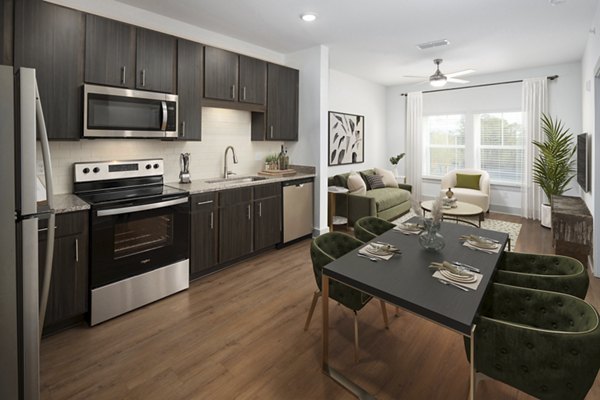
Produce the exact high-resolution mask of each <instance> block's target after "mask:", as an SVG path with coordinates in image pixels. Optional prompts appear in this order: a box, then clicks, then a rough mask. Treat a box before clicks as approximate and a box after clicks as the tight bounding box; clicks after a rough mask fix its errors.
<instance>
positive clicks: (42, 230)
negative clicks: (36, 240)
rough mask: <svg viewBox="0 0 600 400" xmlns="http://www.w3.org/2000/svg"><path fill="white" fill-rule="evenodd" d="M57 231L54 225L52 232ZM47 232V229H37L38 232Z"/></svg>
mask: <svg viewBox="0 0 600 400" xmlns="http://www.w3.org/2000/svg"><path fill="white" fill-rule="evenodd" d="M56 229H58V226H56V225H54V230H56ZM47 230H48V228H40V229H38V232H46V231H47Z"/></svg>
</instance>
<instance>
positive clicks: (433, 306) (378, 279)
mask: <svg viewBox="0 0 600 400" xmlns="http://www.w3.org/2000/svg"><path fill="white" fill-rule="evenodd" d="M408 222H409V223H414V224H416V223H419V222H420V220H419V218H418V217H413V218H412V219H411V220H409V221H408ZM440 224H441V225H440V230H439V233H440V234H441V235H442V236H443V239H444V243H445V245H444V247H443V249H441V250H439V251H430V250H426V249H425V248H423V247H421V246H420V245H419V235H418V234H410V233H406V232H403V231H400V230H397V229H391V230H389V231H387V232H385V233H383V234H382V235H380V236H378V237H376V238H374V239H373V240H372V241H371V242H377V243H387V244H390V245H392V246H394V247H396V248H397V249H398V250H399V254H394V255H393V257H392V258H390V259H389V260H383V259H378V258H368V257H363V256H359V254H358V253H359V251H360V250H361V249H362V248H363V247H364V246H360V247H359V248H357V249H355V250H353V251H351V252H349V253H347V254H345V255H344V256H342V257H340V258H338V259H336V260H334V261H332V262H331V263H329V264H327V265H326V266H324V267H323V273H322V286H321V287H322V299H323V301H322V306H323V315H322V318H323V321H322V327H323V333H322V346H323V347H322V370H323V373H324V374H326V375H328V376H329V377H331V378H332V379H333V380H334V381H336V382H337V383H339V384H340V385H342V386H343V387H344V388H346V389H347V390H349V391H350V392H351V393H353V394H354V395H355V396H356V397H357V398H359V399H374V398H375V397H373V396H372V395H370V394H369V392H368V391H367V390H365V389H363V388H362V387H360V386H358V385H356V384H354V383H353V382H352V381H351V380H350V379H348V378H347V377H345V376H343V375H342V374H341V373H340V372H339V371H337V370H336V369H335V368H333V367H332V366H331V365H330V363H329V329H330V328H329V281H330V280H335V281H338V282H340V283H343V284H345V285H347V286H350V287H353V288H355V289H357V290H360V291H362V292H364V293H366V294H369V295H371V296H373V297H375V298H378V299H381V300H383V301H385V302H387V303H390V304H392V305H394V306H396V307H400V308H402V309H404V310H407V311H409V312H411V313H413V314H415V315H417V316H419V317H421V318H425V319H427V320H429V321H432V322H434V323H435V324H437V325H438V326H440V327H444V328H447V329H450V330H452V331H454V332H457V333H458V334H460V335H463V336H467V337H470V339H471V340H470V349H469V352H470V360H474V359H475V358H474V354H475V346H474V344H475V341H474V339H475V334H476V328H477V327H476V324H475V319H476V316H477V313H478V310H479V307H480V305H481V303H482V301H483V299H484V296H485V293H486V290H487V288H488V287H489V286H490V284H491V282H492V278H493V276H494V273H495V270H496V268H497V265H498V262H499V260H500V258H501V256H502V253H503V252H504V250H505V248H506V246H507V242H508V234H506V233H503V232H497V231H491V230H485V229H480V228H476V227H472V226H466V225H461V224H454V223H448V222H441V223H440ZM470 235H476V236H479V237H484V238H487V239H489V240H490V241H492V242H494V243H496V244H497V249H495V250H494V251H489V250H486V249H481V250H478V249H476V248H474V247H473V246H469V247H467V246H466V245H465V243H464V238H465V237H468V236H470ZM365 246H366V245H365ZM363 252H364V250H363ZM375 260H376V261H375ZM443 261H448V262H458V263H462V264H466V265H468V266H470V267H475V268H476V269H478V270H479V271H480V274H481V276H480V277H479V278H478V282H479V283H478V285H477V288H476V289H475V290H472V289H468V290H464V286H467V285H459V286H462V287H463V289H460V288H458V287H456V286H453V285H445V284H441V283H440V282H439V280H438V279H436V278H434V277H433V276H432V275H433V273H434V272H435V271H434V270H432V269H431V268H429V266H430V265H431V264H432V263H441V262H443ZM469 383H470V388H469V398H470V399H474V397H475V368H474V366H473V362H471V363H470V374H469Z"/></svg>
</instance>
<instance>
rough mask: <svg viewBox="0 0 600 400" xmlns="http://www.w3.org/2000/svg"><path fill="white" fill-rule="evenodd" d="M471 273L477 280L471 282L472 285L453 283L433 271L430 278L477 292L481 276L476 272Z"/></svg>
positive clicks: (438, 272)
mask: <svg viewBox="0 0 600 400" xmlns="http://www.w3.org/2000/svg"><path fill="white" fill-rule="evenodd" d="M471 273H472V274H473V275H475V278H477V280H476V281H475V282H472V283H463V282H455V281H453V280H451V279H448V278H446V277H445V276H444V275H442V274H441V272H440V271H435V272H434V273H433V275H432V276H433V277H434V278H435V279H441V280H443V281H446V282H451V283H453V284H455V285H460V286H463V287H466V288H467V289H471V290H477V288H478V287H479V284H480V283H481V278H483V275H481V274H478V273H477V272H471Z"/></svg>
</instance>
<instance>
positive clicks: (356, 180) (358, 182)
mask: <svg viewBox="0 0 600 400" xmlns="http://www.w3.org/2000/svg"><path fill="white" fill-rule="evenodd" d="M346 182H347V183H348V190H349V193H350V194H358V195H363V194H365V193H366V191H367V185H365V182H364V181H363V180H362V178H361V176H360V175H359V174H357V173H356V172H352V173H350V175H348V179H347V180H346Z"/></svg>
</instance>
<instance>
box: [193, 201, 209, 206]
mask: <svg viewBox="0 0 600 400" xmlns="http://www.w3.org/2000/svg"><path fill="white" fill-rule="evenodd" d="M212 202H213V201H212V200H206V201H201V202H199V203H196V205H198V206H201V205H202V204H212Z"/></svg>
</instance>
